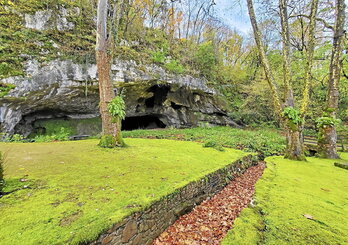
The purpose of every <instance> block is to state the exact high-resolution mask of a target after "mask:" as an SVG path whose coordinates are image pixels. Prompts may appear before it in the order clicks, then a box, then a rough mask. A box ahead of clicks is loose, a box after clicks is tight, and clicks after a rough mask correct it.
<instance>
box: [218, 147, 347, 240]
mask: <svg viewBox="0 0 348 245" xmlns="http://www.w3.org/2000/svg"><path fill="white" fill-rule="evenodd" d="M341 157H342V158H343V159H342V160H340V161H341V162H344V161H345V162H347V160H348V153H342V154H341ZM266 161H267V169H266V170H265V173H264V175H263V177H262V178H261V179H260V180H259V182H258V183H257V185H256V196H255V198H256V205H255V206H253V207H250V208H247V209H245V210H243V212H242V213H241V216H240V217H239V218H238V219H237V220H236V221H235V224H234V228H233V229H232V230H231V231H230V232H229V233H228V235H227V236H226V238H225V239H224V241H223V243H222V244H223V245H232V244H238V245H240V244H248V245H250V244H277V245H278V244H313V245H314V244H316V245H317V244H348V215H347V214H348V171H347V170H345V169H341V168H338V167H335V166H334V162H337V160H324V159H318V158H308V161H307V162H296V161H290V160H286V159H283V158H282V157H270V158H267V159H266Z"/></svg>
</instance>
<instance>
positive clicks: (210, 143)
mask: <svg viewBox="0 0 348 245" xmlns="http://www.w3.org/2000/svg"><path fill="white" fill-rule="evenodd" d="M203 147H206V148H208V147H211V148H214V149H215V150H218V151H224V150H225V149H224V147H223V146H222V145H220V144H219V143H217V142H215V141H207V142H205V143H204V144H203Z"/></svg>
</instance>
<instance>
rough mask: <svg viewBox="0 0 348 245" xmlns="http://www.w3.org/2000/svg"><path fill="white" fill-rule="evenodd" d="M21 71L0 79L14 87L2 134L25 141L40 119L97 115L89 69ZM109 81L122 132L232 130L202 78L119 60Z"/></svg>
mask: <svg viewBox="0 0 348 245" xmlns="http://www.w3.org/2000/svg"><path fill="white" fill-rule="evenodd" d="M25 71H26V76H24V77H22V76H21V77H10V78H6V79H2V80H0V82H1V83H5V84H13V85H15V86H16V87H15V89H13V90H11V92H10V93H9V94H8V95H7V96H6V97H4V98H1V99H0V124H1V128H2V131H3V132H5V133H8V134H13V133H19V134H23V135H25V136H27V135H29V134H30V133H31V132H32V130H33V125H34V123H35V121H37V120H40V119H52V118H54V119H56V118H65V119H79V118H93V117H98V116H99V109H98V103H99V96H98V81H97V68H96V65H95V64H76V63H73V62H72V61H69V60H54V61H51V62H50V63H48V64H46V65H43V66H41V65H40V64H39V63H38V62H37V61H35V60H29V61H28V62H27V63H26V64H25ZM112 79H113V81H114V85H115V90H117V89H118V90H122V93H123V94H124V96H125V101H126V105H127V118H126V119H125V121H124V123H123V124H124V129H126V130H127V129H128V130H130V129H135V128H158V127H166V126H174V127H191V126H197V125H199V124H200V123H208V124H214V125H235V124H234V122H233V121H231V120H230V119H229V117H228V116H227V115H226V111H225V110H224V109H223V108H224V102H223V101H222V100H221V99H219V97H218V96H217V93H216V92H215V91H214V90H213V89H211V88H209V87H208V86H207V85H206V83H205V81H204V80H203V79H200V78H193V77H191V76H176V75H171V74H168V73H166V72H165V70H164V69H162V68H161V67H158V66H156V65H148V66H140V65H137V64H136V63H135V62H132V61H121V60H115V62H114V65H113V66H112ZM235 126H236V125H235Z"/></svg>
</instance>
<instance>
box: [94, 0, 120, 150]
mask: <svg viewBox="0 0 348 245" xmlns="http://www.w3.org/2000/svg"><path fill="white" fill-rule="evenodd" d="M119 8H120V3H119V1H115V2H114V4H113V6H111V5H110V4H109V2H108V0H99V2H98V9H97V42H96V58H97V68H98V79H99V97H100V114H101V118H102V138H101V141H100V143H99V145H100V146H103V147H116V146H122V145H123V140H122V135H121V118H120V117H117V115H116V116H115V115H113V114H112V112H111V111H110V105H111V103H112V102H115V100H114V97H115V93H114V87H113V84H112V81H111V65H112V61H113V49H114V46H115V39H116V37H117V28H118V20H119V13H120V11H119ZM110 9H112V11H111V13H112V15H111V20H110V21H108V13H109V11H108V10H110ZM116 102H117V100H116ZM121 110H122V108H121ZM122 113H123V114H124V112H122Z"/></svg>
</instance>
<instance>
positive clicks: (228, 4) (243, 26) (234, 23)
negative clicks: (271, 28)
mask: <svg viewBox="0 0 348 245" xmlns="http://www.w3.org/2000/svg"><path fill="white" fill-rule="evenodd" d="M237 2H240V3H237ZM215 3H216V6H215V9H216V12H217V15H218V16H219V18H221V20H222V21H223V22H224V23H225V24H227V25H229V26H231V27H232V28H234V29H236V30H237V31H238V32H240V33H241V34H244V35H246V34H248V33H249V32H250V31H251V25H250V21H249V16H248V10H247V6H246V3H245V1H243V0H242V1H234V0H215Z"/></svg>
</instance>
